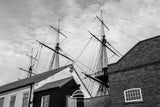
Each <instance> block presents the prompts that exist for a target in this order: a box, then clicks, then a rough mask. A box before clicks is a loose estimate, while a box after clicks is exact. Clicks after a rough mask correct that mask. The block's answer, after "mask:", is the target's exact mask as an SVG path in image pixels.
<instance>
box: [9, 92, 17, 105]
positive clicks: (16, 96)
mask: <svg viewBox="0 0 160 107" xmlns="http://www.w3.org/2000/svg"><path fill="white" fill-rule="evenodd" d="M14 96H15V100H14V106H13V105H12V106H13V107H15V105H16V99H17V95H16V94H13V95H11V96H10V101H9V107H12V106H11V98H12V97H14Z"/></svg>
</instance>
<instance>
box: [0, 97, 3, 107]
mask: <svg viewBox="0 0 160 107" xmlns="http://www.w3.org/2000/svg"><path fill="white" fill-rule="evenodd" d="M3 104H4V97H2V98H0V107H3Z"/></svg>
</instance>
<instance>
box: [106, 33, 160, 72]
mask: <svg viewBox="0 0 160 107" xmlns="http://www.w3.org/2000/svg"><path fill="white" fill-rule="evenodd" d="M157 61H160V35H159V36H156V37H153V38H149V39H146V40H143V41H140V42H138V43H137V44H136V45H135V46H134V47H133V48H132V49H131V50H130V51H128V52H127V53H126V54H125V55H124V56H123V57H122V58H121V59H120V60H119V61H118V62H117V63H114V64H111V65H110V66H109V72H113V71H119V70H124V69H128V68H132V67H137V66H141V65H146V64H150V63H154V62H157Z"/></svg>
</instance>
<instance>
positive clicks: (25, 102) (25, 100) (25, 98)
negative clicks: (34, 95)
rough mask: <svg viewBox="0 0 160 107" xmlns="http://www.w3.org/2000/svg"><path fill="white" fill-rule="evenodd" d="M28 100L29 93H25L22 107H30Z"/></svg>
mask: <svg viewBox="0 0 160 107" xmlns="http://www.w3.org/2000/svg"><path fill="white" fill-rule="evenodd" d="M28 98H29V92H25V93H23V103H22V107H27V106H28Z"/></svg>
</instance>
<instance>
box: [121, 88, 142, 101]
mask: <svg viewBox="0 0 160 107" xmlns="http://www.w3.org/2000/svg"><path fill="white" fill-rule="evenodd" d="M124 98H125V102H126V103H127V102H137V101H143V99H142V93H141V89H140V88H132V89H128V90H125V91H124Z"/></svg>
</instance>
